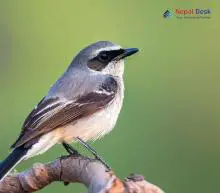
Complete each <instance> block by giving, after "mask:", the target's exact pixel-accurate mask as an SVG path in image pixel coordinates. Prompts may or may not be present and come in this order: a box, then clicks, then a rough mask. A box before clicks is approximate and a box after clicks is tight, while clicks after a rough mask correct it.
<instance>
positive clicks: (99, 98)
mask: <svg viewBox="0 0 220 193" xmlns="http://www.w3.org/2000/svg"><path fill="white" fill-rule="evenodd" d="M117 90H118V85H117V82H116V80H115V79H114V78H112V77H109V78H107V79H106V80H105V81H104V82H103V83H102V85H101V86H100V87H99V89H97V90H95V91H92V92H89V93H87V94H85V95H84V96H79V97H78V98H77V99H75V100H73V101H71V100H61V98H60V97H56V98H49V99H42V100H41V102H40V103H39V104H38V105H37V106H36V108H35V109H34V110H33V111H32V112H31V113H30V114H29V115H28V117H27V118H26V120H25V122H24V125H23V129H22V132H21V134H20V136H19V137H18V139H17V141H16V142H15V143H14V144H13V145H12V148H15V147H19V146H21V145H25V146H26V147H28V146H31V145H32V144H34V143H35V142H36V141H37V140H38V139H39V137H40V136H42V135H43V134H46V133H48V132H50V131H51V130H53V129H56V128H59V127H62V126H65V125H67V124H69V123H73V122H75V121H76V120H78V119H80V118H82V117H85V116H88V115H91V114H93V113H95V112H96V111H98V110H100V109H102V108H104V107H105V106H106V105H108V104H109V103H110V102H111V101H112V100H113V98H114V96H115V94H116V93H117Z"/></svg>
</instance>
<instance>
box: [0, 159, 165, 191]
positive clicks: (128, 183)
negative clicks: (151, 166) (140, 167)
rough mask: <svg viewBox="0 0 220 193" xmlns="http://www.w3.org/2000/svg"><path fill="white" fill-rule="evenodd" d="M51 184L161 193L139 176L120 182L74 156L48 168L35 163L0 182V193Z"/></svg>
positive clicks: (94, 189) (52, 163) (103, 170)
mask: <svg viewBox="0 0 220 193" xmlns="http://www.w3.org/2000/svg"><path fill="white" fill-rule="evenodd" d="M55 181H62V182H64V184H66V185H67V184H69V183H72V182H79V183H82V184H84V185H85V186H86V187H87V188H88V193H125V192H126V193H134V192H135V193H163V191H162V190H160V189H159V188H158V187H156V186H155V185H153V184H150V183H149V182H147V181H145V180H144V177H143V176H140V175H135V174H132V175H131V176H129V177H127V178H126V179H125V180H124V181H122V180H120V179H119V178H118V177H117V176H116V175H115V174H114V173H113V171H106V168H105V167H104V166H103V165H102V164H101V163H99V162H97V161H95V160H93V159H90V158H85V157H74V156H66V157H61V158H58V159H56V160H55V161H54V162H51V163H48V164H41V163H37V164H35V165H34V166H33V168H31V169H29V170H27V171H25V172H22V173H18V174H13V175H10V176H8V177H6V178H5V179H4V180H3V181H2V182H0V193H9V192H10V193H29V192H35V191H38V190H40V189H42V188H44V187H46V186H47V185H48V184H50V183H52V182H55Z"/></svg>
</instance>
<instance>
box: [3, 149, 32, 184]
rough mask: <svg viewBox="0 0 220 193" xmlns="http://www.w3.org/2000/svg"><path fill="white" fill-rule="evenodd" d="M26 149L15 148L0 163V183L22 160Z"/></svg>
mask: <svg viewBox="0 0 220 193" xmlns="http://www.w3.org/2000/svg"><path fill="white" fill-rule="evenodd" d="M27 151H28V148H25V147H22V146H20V147H17V148H15V149H14V150H13V151H12V152H11V153H10V154H9V156H8V157H7V158H6V159H5V160H4V161H3V162H1V163H0V181H2V180H3V179H4V178H5V177H6V176H7V174H8V173H9V172H10V171H11V170H13V168H14V167H15V166H16V165H17V164H18V163H19V162H20V161H22V160H23V159H24V156H25V155H26V153H27Z"/></svg>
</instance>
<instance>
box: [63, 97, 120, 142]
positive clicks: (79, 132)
mask: <svg viewBox="0 0 220 193" xmlns="http://www.w3.org/2000/svg"><path fill="white" fill-rule="evenodd" d="M116 100H118V101H116ZM121 106H122V100H119V99H115V100H114V101H112V103H110V104H109V105H108V106H107V107H106V108H105V109H103V110H100V111H98V112H96V113H94V114H93V115H91V116H88V117H85V118H82V119H80V120H78V121H77V122H76V123H73V124H70V125H68V126H66V127H64V128H60V129H62V131H63V135H62V136H63V139H62V140H63V141H65V142H67V143H71V142H72V141H74V139H75V138H76V137H80V138H81V139H83V140H84V141H88V140H96V139H98V138H100V137H102V136H103V135H105V134H107V133H109V132H110V131H111V130H112V129H113V128H114V126H115V124H116V121H117V119H118V115H119V112H120V110H121Z"/></svg>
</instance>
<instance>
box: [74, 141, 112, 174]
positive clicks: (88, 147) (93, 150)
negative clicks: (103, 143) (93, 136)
mask: <svg viewBox="0 0 220 193" xmlns="http://www.w3.org/2000/svg"><path fill="white" fill-rule="evenodd" d="M77 139H78V141H79V142H80V143H81V144H82V145H83V146H84V147H85V148H86V149H87V150H89V151H90V152H91V153H92V154H93V155H94V156H95V158H96V159H97V160H99V161H100V162H101V163H102V164H104V165H105V166H106V168H107V169H108V170H110V169H111V167H110V166H109V165H108V164H107V163H106V162H105V161H104V160H103V159H102V157H101V156H99V154H98V153H97V152H96V150H95V149H93V148H92V147H91V146H90V145H89V144H88V143H86V142H85V141H83V140H82V139H81V138H79V137H77Z"/></svg>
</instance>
